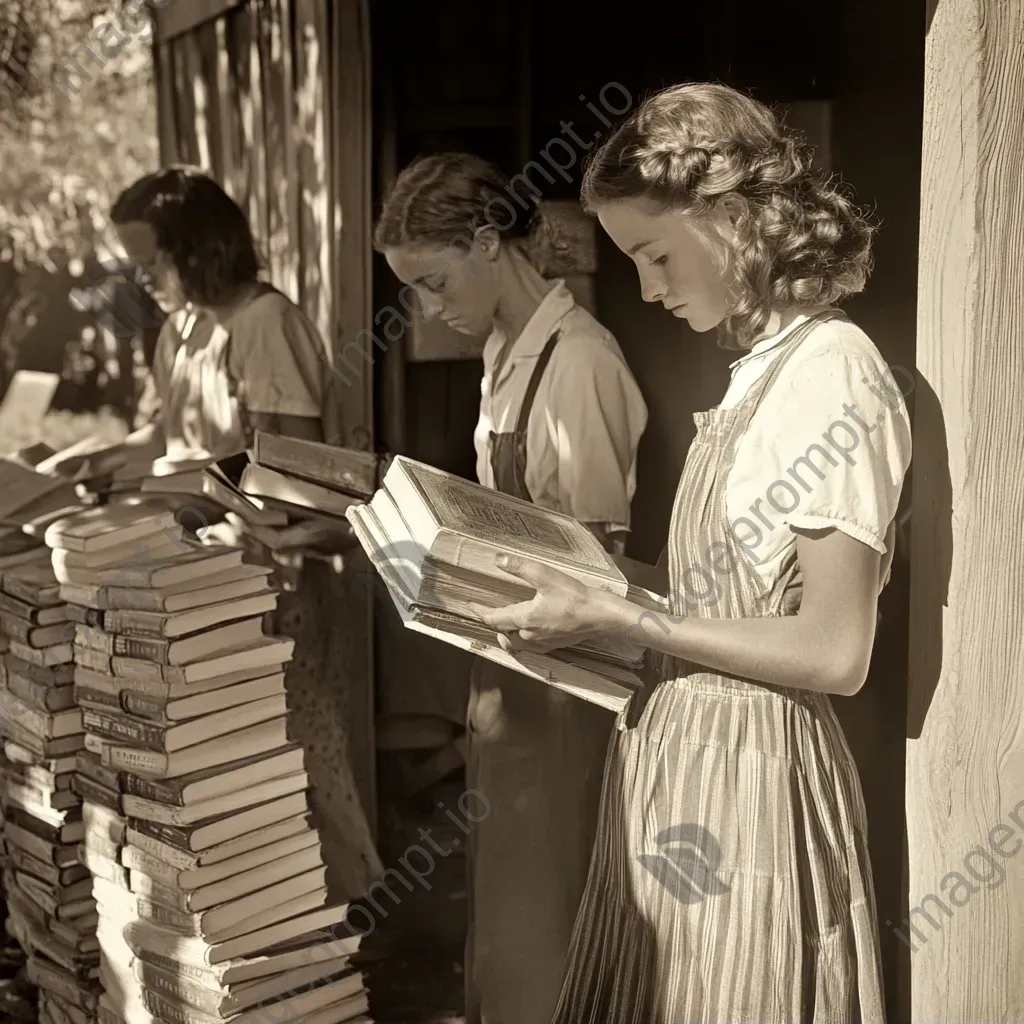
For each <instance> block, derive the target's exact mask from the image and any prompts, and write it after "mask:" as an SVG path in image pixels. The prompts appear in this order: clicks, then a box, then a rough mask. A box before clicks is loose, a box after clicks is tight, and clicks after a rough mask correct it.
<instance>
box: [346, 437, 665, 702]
mask: <svg viewBox="0 0 1024 1024" xmlns="http://www.w3.org/2000/svg"><path fill="white" fill-rule="evenodd" d="M346 516H347V518H348V520H349V522H350V523H351V524H352V528H353V531H354V532H355V534H356V537H357V538H358V539H359V542H360V543H361V544H362V546H363V548H364V549H365V551H366V553H367V555H368V556H369V558H370V561H371V562H372V563H373V566H374V568H375V569H376V571H377V573H378V574H379V575H380V577H381V579H382V580H383V582H384V584H385V585H386V587H387V591H388V593H389V595H390V597H391V599H392V601H393V602H394V604H395V607H396V608H397V609H398V612H399V614H400V615H401V617H402V619H403V621H404V623H405V625H406V626H407V627H409V628H411V629H413V630H416V631H417V632H420V633H424V634H426V635H428V636H432V637H435V638H436V639H439V640H443V641H444V642H446V643H449V644H453V645H455V646H457V647H461V648H462V649H463V650H467V651H471V652H472V653H474V654H479V655H481V656H482V657H484V658H488V659H489V660H491V661H494V662H497V663H498V664H501V665H504V666H505V667H506V668H510V669H513V670H514V671H516V672H519V673H521V674H523V675H527V676H530V677H532V678H535V679H539V680H541V681H543V682H546V683H548V684H550V685H552V686H555V687H557V688H559V689H562V690H565V691H567V692H569V693H572V694H574V695H575V696H577V697H580V698H582V699H584V700H587V701H590V702H592V703H594V704H598V705H600V706H602V707H606V708H609V709H611V710H613V711H619V710H621V709H622V708H623V707H624V706H625V704H626V703H627V702H628V700H629V698H630V697H631V696H632V694H633V693H634V692H635V691H636V689H637V688H638V687H639V685H640V679H639V676H638V670H639V669H640V667H641V665H642V662H643V651H642V649H641V648H639V647H637V646H635V645H634V644H632V643H631V642H630V638H629V637H628V636H622V637H615V638H607V639H599V640H594V641H583V642H581V643H579V644H577V645H575V646H573V647H569V648H566V649H565V650H557V651H552V652H550V653H545V654H540V653H534V652H526V651H517V652H513V651H510V650H507V649H506V648H505V647H504V646H502V644H501V641H500V638H499V637H498V635H497V634H496V633H495V631H494V630H492V629H490V628H489V627H488V626H486V624H485V623H484V622H483V621H482V620H481V618H480V615H479V613H478V611H477V608H478V607H480V606H484V607H491V608H497V607H502V606H504V605H510V604H515V603H517V602H520V601H528V600H529V599H530V598H531V597H532V596H533V594H534V590H533V588H532V587H530V586H528V585H527V584H525V583H524V582H523V580H521V579H520V578H518V577H516V576H513V575H511V574H509V573H506V572H503V571H502V570H501V569H500V568H499V567H498V564H497V558H498V556H499V555H500V554H503V553H510V554H513V555H519V556H521V557H523V558H525V559H527V560H533V561H536V562H540V563H542V564H545V565H548V566H550V567H552V568H554V569H557V570H559V571H560V572H562V573H564V574H566V575H568V576H570V577H572V578H574V579H576V580H578V581H580V582H582V583H585V584H587V585H588V586H591V587H597V588H600V589H603V590H607V591H611V592H612V593H614V594H617V595H618V596H620V597H624V598H628V599H629V600H630V601H632V602H634V603H635V604H636V605H637V617H638V621H639V617H640V616H641V615H643V613H644V611H645V610H649V611H663V610H664V604H663V601H662V599H660V598H659V597H658V596H657V595H656V594H655V593H653V592H651V591H650V590H648V589H646V588H645V587H643V586H640V585H638V584H637V583H635V582H631V581H630V579H629V578H628V577H627V575H626V573H625V572H624V571H623V569H622V568H621V567H620V563H617V562H616V560H615V559H614V558H613V557H612V556H611V555H610V554H608V553H607V552H606V551H605V549H604V548H603V547H602V545H601V544H600V542H599V541H598V539H597V538H596V537H595V535H594V534H593V533H592V532H591V530H590V529H589V528H588V527H587V526H585V525H584V524H583V523H580V522H578V521H577V520H575V519H573V518H571V517H570V516H567V515H563V514H561V513H559V512H553V511H551V510H549V509H544V508H540V507H539V506H537V505H533V504H531V503H530V502H528V501H522V500H520V499H519V498H513V497H510V496H508V495H506V494H501V493H499V492H497V491H493V490H490V489H489V488H486V487H482V486H480V485H479V484H475V483H471V482H470V481H468V480H464V479H462V478H460V477H456V476H453V475H452V474H450V473H445V472H443V471H442V470H439V469H435V468H434V467H432V466H428V465H425V464H423V463H420V462H415V461H414V460H412V459H408V458H405V457H404V456H398V457H396V458H395V460H394V461H393V462H392V463H391V465H390V467H389V468H388V470H387V473H386V474H385V476H384V480H383V485H382V486H381V487H380V489H378V490H377V492H376V493H375V494H374V495H373V498H372V499H371V501H370V502H369V503H368V504H365V505H353V506H352V507H350V508H349V509H348V510H347V512H346ZM622 561H623V562H625V561H626V560H622ZM634 564H636V563H634Z"/></svg>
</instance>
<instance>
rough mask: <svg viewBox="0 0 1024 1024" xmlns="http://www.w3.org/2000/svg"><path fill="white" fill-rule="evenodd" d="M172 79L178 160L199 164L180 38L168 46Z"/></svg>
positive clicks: (185, 58)
mask: <svg viewBox="0 0 1024 1024" xmlns="http://www.w3.org/2000/svg"><path fill="white" fill-rule="evenodd" d="M168 53H169V54H170V57H171V69H172V75H173V77H174V110H175V126H176V134H177V139H178V159H179V160H180V161H181V162H182V163H187V164H197V163H198V162H199V144H198V142H197V140H196V121H195V103H194V97H193V94H192V87H191V82H190V80H189V60H188V53H187V51H186V48H185V45H184V41H183V39H182V37H181V36H179V37H178V38H177V39H175V40H174V41H173V42H172V43H170V44H168Z"/></svg>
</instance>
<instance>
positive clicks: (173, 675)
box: [109, 656, 185, 683]
mask: <svg viewBox="0 0 1024 1024" xmlns="http://www.w3.org/2000/svg"><path fill="white" fill-rule="evenodd" d="M109 670H110V673H111V675H115V676H117V677H118V678H119V679H131V680H133V681H138V682H140V683H183V682H184V681H185V674H184V673H183V672H182V671H180V670H179V669H176V668H174V667H173V666H171V665H158V664H156V663H155V662H152V661H147V660H146V659H144V658H126V657H120V656H119V657H114V658H111V659H110V663H109Z"/></svg>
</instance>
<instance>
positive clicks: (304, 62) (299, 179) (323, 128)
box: [293, 0, 334, 344]
mask: <svg viewBox="0 0 1024 1024" xmlns="http://www.w3.org/2000/svg"><path fill="white" fill-rule="evenodd" d="M293 4H294V11H295V18H294V26H293V33H294V46H295V131H294V137H295V161H296V186H297V187H296V195H295V201H296V202H297V204H298V218H299V224H300V227H299V234H300V237H301V239H302V275H301V280H300V283H299V293H300V295H301V301H302V304H303V308H304V309H305V310H306V312H307V313H308V314H309V315H310V317H312V319H313V322H314V323H315V324H316V325H317V328H318V329H319V330H320V334H321V337H323V339H324V341H325V342H327V343H328V344H331V338H332V336H333V330H334V325H333V322H332V308H333V301H332V300H333V280H332V269H331V268H332V253H333V244H332V236H331V230H330V194H329V180H328V127H329V126H328V122H327V103H326V85H327V82H326V79H327V61H326V45H325V44H326V40H327V21H326V13H325V11H324V6H323V3H322V2H321V0H293Z"/></svg>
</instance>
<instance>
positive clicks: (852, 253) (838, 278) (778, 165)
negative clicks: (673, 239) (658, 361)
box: [582, 83, 875, 348]
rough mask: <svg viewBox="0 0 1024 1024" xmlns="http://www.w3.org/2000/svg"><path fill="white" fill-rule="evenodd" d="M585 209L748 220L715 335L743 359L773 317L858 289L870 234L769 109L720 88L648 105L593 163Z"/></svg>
mask: <svg viewBox="0 0 1024 1024" xmlns="http://www.w3.org/2000/svg"><path fill="white" fill-rule="evenodd" d="M582 197H583V204H584V207H585V208H586V209H588V210H589V211H590V212H593V211H594V209H595V208H596V207H598V206H600V205H601V204H603V203H609V202H615V201H617V200H625V199H645V200H649V201H651V202H653V203H656V204H657V205H658V206H660V207H662V208H664V209H681V210H687V211H693V212H694V213H696V214H698V215H699V214H702V213H708V212H710V211H711V210H712V209H714V207H715V206H716V205H717V204H718V203H719V202H720V201H721V200H723V199H727V198H729V199H733V200H739V201H740V204H741V207H742V210H743V211H744V212H743V215H742V216H741V218H740V222H739V224H738V234H739V241H738V245H737V246H736V250H735V252H734V254H733V255H734V260H733V273H734V274H735V279H736V284H737V286H738V287H737V292H738V298H737V300H736V304H735V307H734V308H733V310H732V311H731V313H730V315H729V317H728V318H727V319H726V321H725V323H724V324H723V325H722V327H723V334H724V335H725V337H726V338H727V339H729V340H730V341H731V342H732V343H733V344H734V345H738V346H739V347H741V348H748V347H749V346H750V345H751V344H752V342H753V339H754V338H755V337H756V336H757V335H758V334H759V333H760V332H761V331H762V330H763V329H764V327H765V325H766V324H767V322H768V318H769V316H770V314H771V311H772V310H773V309H787V308H793V307H796V306H816V305H831V304H833V303H835V302H836V301H838V300H840V299H842V298H844V297H845V296H847V295H850V294H854V293H856V292H859V291H861V290H862V289H863V287H864V284H865V282H866V281H867V278H868V275H869V274H870V272H871V240H872V236H873V234H874V230H875V228H874V225H873V224H871V223H870V221H869V220H868V218H867V216H866V214H865V213H864V212H863V211H861V210H859V209H858V208H857V207H856V206H855V205H854V204H853V202H852V201H851V200H850V199H849V198H848V197H847V196H845V195H843V194H842V193H841V191H840V188H839V186H838V185H837V184H836V183H834V182H832V181H830V180H826V179H825V178H823V176H822V175H820V174H819V173H817V172H816V171H814V170H812V168H811V153H810V150H809V149H808V147H807V146H806V145H805V144H804V143H803V141H802V140H801V139H800V138H799V137H797V136H795V135H794V134H793V133H791V132H789V131H788V130H787V129H786V128H785V127H784V126H783V125H782V124H781V123H780V121H779V119H778V118H777V117H776V115H775V114H774V113H773V112H772V111H771V110H770V109H769V108H768V107H766V106H764V105H763V104H761V103H758V102H757V101H756V100H754V99H752V98H751V97H749V96H746V95H744V94H743V93H741V92H737V91H736V90H735V89H730V88H729V87H727V86H724V85H715V84H708V83H691V84H686V85H676V86H672V87H671V88H668V89H665V90H663V91H661V92H659V93H656V94H655V95H653V96H651V97H649V98H648V99H647V100H645V101H644V102H643V104H642V105H641V106H640V107H639V108H637V110H635V111H634V112H633V113H632V114H631V115H630V116H629V117H628V118H627V119H626V120H625V121H624V122H622V124H621V125H619V126H618V127H616V128H615V130H614V131H613V132H612V134H611V135H610V136H609V138H608V139H607V140H606V141H605V142H604V143H603V145H602V146H601V147H600V148H599V149H597V150H595V151H594V152H593V153H592V154H590V159H589V160H588V162H587V167H586V171H585V173H584V177H583V186H582Z"/></svg>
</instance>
